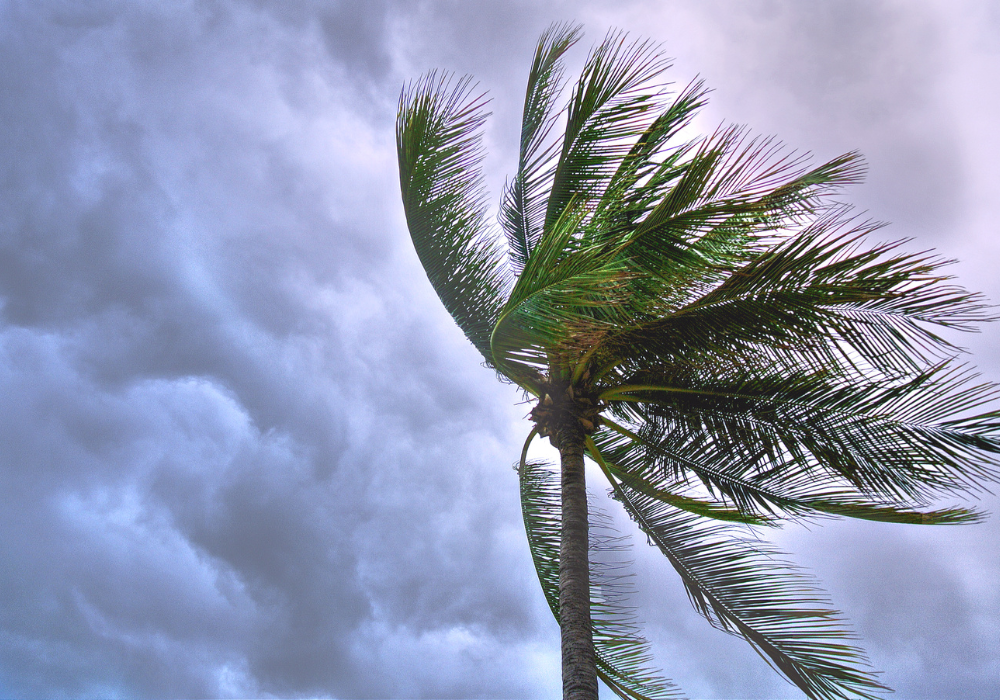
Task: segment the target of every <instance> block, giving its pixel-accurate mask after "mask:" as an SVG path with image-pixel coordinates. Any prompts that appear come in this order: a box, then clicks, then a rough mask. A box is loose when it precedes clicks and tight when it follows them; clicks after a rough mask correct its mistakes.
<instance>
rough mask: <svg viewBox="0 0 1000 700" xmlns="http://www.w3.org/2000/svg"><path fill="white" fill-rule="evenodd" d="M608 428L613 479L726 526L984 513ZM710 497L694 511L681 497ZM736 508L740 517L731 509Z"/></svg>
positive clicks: (925, 519) (604, 441) (701, 439)
mask: <svg viewBox="0 0 1000 700" xmlns="http://www.w3.org/2000/svg"><path fill="white" fill-rule="evenodd" d="M603 422H604V424H605V425H606V426H608V428H609V429H608V430H602V431H599V432H598V433H596V434H595V435H594V436H593V440H594V443H595V446H596V447H597V449H598V450H599V451H600V453H601V454H602V455H603V456H604V458H605V460H606V461H607V466H608V467H609V469H610V470H611V472H612V474H613V475H614V476H615V478H617V479H618V480H619V481H620V482H622V483H623V484H624V485H625V486H628V487H629V488H631V489H632V490H634V491H638V492H640V493H642V494H643V495H645V496H648V497H650V498H654V499H656V500H660V501H663V502H665V503H668V504H670V505H672V506H675V507H677V508H681V509H683V510H687V511H689V512H693V513H696V514H698V515H703V516H705V517H710V518H715V519H718V520H729V521H737V522H739V521H742V522H744V523H747V524H765V525H773V524H778V523H779V522H780V521H779V520H777V518H778V517H779V515H780V514H784V515H786V516H789V517H792V518H795V519H801V518H807V519H808V518H814V517H817V516H822V515H828V516H831V517H850V518H859V519H862V520H873V521H876V522H887V523H903V524H918V525H952V524H965V523H974V522H979V521H981V520H982V515H981V514H980V513H977V512H975V511H972V510H970V509H967V508H958V507H952V508H943V509H942V508H939V509H933V508H930V507H929V505H928V503H925V502H922V501H917V502H914V501H912V500H911V501H908V502H902V501H889V500H886V499H879V500H872V499H871V498H866V497H865V495H864V494H861V493H859V492H858V491H857V489H854V488H851V485H850V484H846V485H845V482H843V481H842V480H838V479H831V478H829V477H826V478H822V477H817V478H811V479H808V480H801V479H800V480H793V479H789V478H785V476H784V474H783V473H782V472H781V471H770V472H768V471H763V472H762V470H761V467H762V466H763V465H765V464H767V463H766V462H764V461H763V460H764V454H763V453H764V449H763V448H760V447H756V448H750V449H747V447H746V446H742V447H741V449H738V450H733V449H731V448H730V447H728V446H726V445H720V443H719V442H717V441H714V440H711V439H707V438H706V436H705V435H703V434H702V435H698V436H696V437H691V436H687V438H685V437H684V436H682V435H681V432H680V431H668V432H666V433H658V432H657V430H656V428H655V427H653V425H651V424H646V425H644V426H643V428H641V429H640V433H635V432H633V431H631V430H629V429H627V428H625V427H623V426H620V425H618V424H617V423H615V422H614V421H612V420H610V419H608V418H607V417H605V418H604V419H603ZM699 490H701V491H707V494H708V497H707V498H706V497H705V496H704V495H702V496H701V497H700V498H697V499H694V500H695V501H696V506H697V507H692V506H691V505H689V504H687V503H686V502H684V501H679V500H678V497H683V496H685V495H686V494H687V493H697V492H698V491H699ZM731 508H733V509H736V512H737V513H738V514H739V516H737V515H736V514H734V513H733V512H732V511H731V510H730V509H731Z"/></svg>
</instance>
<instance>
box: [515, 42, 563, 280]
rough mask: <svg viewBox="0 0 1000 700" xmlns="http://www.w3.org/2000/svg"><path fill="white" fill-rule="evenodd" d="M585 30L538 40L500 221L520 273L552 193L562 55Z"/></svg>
mask: <svg viewBox="0 0 1000 700" xmlns="http://www.w3.org/2000/svg"><path fill="white" fill-rule="evenodd" d="M579 37H580V27H579V26H572V25H568V24H556V25H552V26H551V27H549V29H547V30H546V31H545V32H544V33H543V34H542V36H541V37H540V38H539V40H538V46H537V48H536V49H535V57H534V60H533V62H532V64H531V70H530V71H529V72H528V88H527V91H526V94H525V98H524V114H523V118H522V121H521V144H520V150H519V154H518V165H517V174H516V175H515V176H514V180H513V182H511V183H510V185H509V186H508V188H507V190H506V191H505V192H504V197H503V201H502V202H501V204H500V220H501V222H502V223H503V226H504V229H505V231H506V232H507V241H508V243H509V245H510V259H511V263H512V265H513V268H514V271H515V272H520V271H521V269H523V268H524V265H525V264H526V263H527V261H528V257H529V256H530V255H531V251H532V249H533V248H534V247H535V245H536V244H537V243H538V239H539V238H540V237H541V235H542V227H543V225H544V218H545V208H546V204H547V198H546V195H547V190H548V187H549V186H551V180H552V175H553V173H554V165H553V163H552V159H553V156H554V155H555V151H556V148H558V145H559V142H558V141H556V140H552V139H549V135H550V133H551V131H552V127H553V125H554V124H555V119H556V116H557V115H556V114H555V108H554V104H555V100H556V98H557V97H558V96H559V92H560V90H561V89H562V73H563V69H562V60H561V59H562V56H563V54H564V53H566V51H567V50H568V49H569V48H570V47H571V46H572V45H573V44H575V43H576V42H577V40H578V39H579Z"/></svg>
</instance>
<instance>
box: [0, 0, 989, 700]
mask: <svg viewBox="0 0 1000 700" xmlns="http://www.w3.org/2000/svg"><path fill="white" fill-rule="evenodd" d="M563 20H575V21H578V22H581V23H583V24H584V27H585V31H586V36H585V38H584V40H583V41H582V42H581V45H580V46H579V47H578V48H577V49H576V50H575V52H574V53H573V55H572V56H571V57H570V59H569V64H570V70H571V71H572V70H573V69H574V68H578V67H579V66H580V65H581V63H582V61H583V58H584V56H585V54H586V48H587V46H589V45H590V44H592V43H594V42H596V41H599V40H600V38H601V37H603V35H604V34H605V32H606V31H608V29H610V28H621V29H625V30H628V31H630V32H633V33H634V34H637V35H642V36H646V37H649V38H652V39H654V40H656V41H661V42H663V47H664V51H665V52H666V53H667V54H668V55H670V56H672V57H674V59H675V60H674V67H673V68H672V70H671V73H670V74H669V76H670V78H671V80H674V81H676V83H677V84H678V85H679V86H680V85H684V84H685V83H686V82H687V81H689V80H691V79H692V78H693V77H695V76H696V75H700V76H701V77H702V78H704V79H705V80H706V81H707V83H708V84H709V85H710V86H711V87H712V88H713V89H714V92H713V93H712V97H711V103H710V105H709V106H708V107H707V108H706V109H705V111H704V112H703V113H702V115H701V116H700V117H699V118H698V120H697V121H696V124H695V126H696V127H698V128H700V129H702V130H704V131H708V130H712V129H714V128H715V127H716V126H717V125H719V124H721V123H730V122H737V123H741V124H747V125H748V126H749V127H750V128H751V129H752V131H753V132H754V133H758V134H765V135H776V136H778V137H780V138H781V139H782V140H783V141H784V142H785V143H786V144H788V145H789V146H790V147H793V148H796V149H799V150H801V151H810V152H812V153H814V154H815V156H816V158H817V159H823V158H829V157H833V156H836V155H839V154H840V153H843V152H846V151H850V150H854V149H858V150H860V151H861V152H863V153H864V154H865V156H866V159H867V163H868V168H869V172H868V176H867V180H866V182H865V183H864V184H863V185H859V186H856V187H853V188H852V189H851V190H850V191H849V192H848V193H847V194H846V199H847V200H848V201H850V202H852V203H853V204H855V205H856V206H857V208H858V209H859V210H861V211H864V212H867V213H868V215H869V216H871V217H872V218H875V219H879V220H885V221H889V222H892V224H891V226H889V227H887V228H886V229H883V230H882V231H880V233H879V235H883V236H884V237H885V239H897V238H909V239H912V240H911V242H910V243H909V244H907V246H908V249H912V250H923V249H926V248H936V249H937V250H938V251H939V252H940V253H941V254H943V255H944V256H946V257H949V258H952V257H953V258H957V259H958V260H960V261H961V262H959V263H956V264H955V265H954V266H953V267H952V268H951V270H952V272H953V273H954V274H955V275H957V277H958V278H959V281H960V282H961V283H962V284H963V285H964V286H966V287H968V288H970V289H973V290H976V291H981V292H984V293H985V294H986V295H987V296H988V297H989V298H990V299H992V300H993V301H1000V279H998V277H997V275H996V261H997V260H998V259H1000V236H998V233H1000V232H998V231H997V227H998V224H997V223H996V222H997V219H996V217H995V202H996V201H998V193H1000V167H998V165H997V164H998V163H1000V135H998V131H997V130H996V124H995V122H996V116H995V115H996V114H997V113H998V111H1000V90H997V85H998V83H1000V6H998V5H997V4H996V3H995V2H992V0H979V1H977V0H969V1H967V2H966V1H963V0H949V1H948V2H931V1H929V0H905V1H904V0H864V1H862V0H839V1H837V2H833V1H832V0H817V1H816V2H812V3H802V2H796V1H794V0H745V1H743V2H735V1H723V0H701V1H697V0H644V1H643V0H620V1H619V2H615V3H610V2H597V1H585V0H579V1H575V2H569V1H559V0H541V1H540V0H530V1H529V0H523V1H518V0H495V1H494V0H489V1H482V2H461V1H459V0H420V1H416V0H366V1H363V2H362V1H361V0H351V1H347V2H334V1H332V0H327V1H321V0H273V1H272V0H178V1H177V2H169V3H167V2H157V1H152V0H149V1H142V0H134V1H131V2H125V1H124V0H64V1H58V0H23V1H14V0H0V124H2V125H3V135H2V136H0V149H2V153H0V181H2V183H3V189H2V194H0V499H2V505H0V562H2V566H0V601H2V604H0V695H2V696H4V697H25V698H30V697H46V698H60V697H74V698H91V697H93V698H96V697H100V698H115V697H129V698H175V697H185V698H223V697H283V698H291V697H333V698H554V697H557V696H558V694H559V687H560V683H559V677H558V676H559V672H558V668H559V650H558V629H557V627H556V625H555V623H554V622H553V621H552V619H551V615H550V613H549V611H548V609H547V607H546V605H545V603H544V600H543V598H542V595H541V592H540V589H539V586H538V582H537V579H536V578H535V574H534V572H533V569H532V566H531V562H530V558H529V555H528V549H527V545H526V541H525V537H524V531H523V526H522V524H521V520H520V513H519V507H518V496H517V483H516V475H515V473H514V472H513V471H512V469H511V465H512V464H513V462H514V460H515V459H516V457H517V455H518V453H519V450H520V445H521V442H522V440H523V439H524V437H525V435H526V434H527V432H528V430H529V424H528V421H527V419H526V415H527V413H528V410H529V409H530V406H527V405H525V404H524V403H521V397H520V395H519V394H517V393H516V392H514V391H513V390H512V389H511V388H510V387H509V386H505V385H501V384H498V383H497V382H496V381H495V377H494V375H493V373H492V371H490V370H487V369H485V368H483V367H482V366H481V365H480V362H481V358H480V357H479V355H478V353H477V352H476V351H475V350H474V349H473V348H472V347H471V345H469V344H468V343H467V342H466V341H465V339H464V337H463V336H462V334H461V332H460V331H458V329H457V328H456V327H455V326H454V324H453V323H452V321H451V320H450V318H449V317H448V316H447V314H446V312H445V311H444V310H443V308H442V307H441V305H440V303H439V302H438V300H437V298H436V297H435V295H434V293H433V291H432V290H431V288H430V285H429V284H428V282H427V280H426V278H425V277H424V275H423V272H422V270H421V268H420V265H419V262H418V260H417V258H416V255H415V253H414V252H413V250H412V246H411V244H410V241H409V236H408V233H407V231H406V227H405V223H404V220H403V215H402V208H401V205H400V202H399V190H398V176H397V173H396V163H395V152H394V140H393V139H394V137H393V127H394V119H395V111H396V104H397V99H398V95H399V92H400V88H401V86H402V85H403V84H404V83H405V82H406V81H408V80H412V79H414V78H417V77H419V76H420V75H421V74H422V73H424V72H426V71H429V70H432V69H435V68H438V69H445V70H449V71H454V72H456V73H458V74H467V73H468V74H472V75H474V76H475V77H476V79H477V80H478V81H479V83H480V86H481V87H482V89H484V90H488V91H489V93H490V95H491V97H492V99H493V101H492V103H491V109H492V111H493V117H492V118H491V120H490V122H489V124H488V126H487V131H486V137H485V138H486V141H485V142H486V146H487V149H488V151H489V159H488V160H487V162H486V164H485V172H486V176H487V181H488V184H489V186H490V188H491V191H492V193H493V197H494V201H495V200H496V198H497V197H498V196H499V193H500V188H501V187H502V186H503V183H504V178H505V177H506V176H507V175H508V174H510V173H511V172H512V170H513V167H514V163H515V157H516V151H515V149H516V142H517V133H518V120H519V116H520V110H521V100H522V99H523V91H524V82H525V79H526V74H527V67H528V63H529V60H530V56H531V53H532V50H533V46H534V43H535V41H536V39H537V37H538V35H539V34H540V33H541V31H542V30H543V29H544V28H545V27H546V26H548V25H549V24H550V23H551V22H553V21H563ZM959 342H961V343H962V344H963V345H965V346H966V347H968V348H969V349H970V352H971V354H970V356H969V361H971V362H974V363H975V364H976V365H977V366H978V367H979V368H980V369H981V370H982V372H983V375H984V377H985V378H986V379H989V380H992V381H997V380H1000V325H998V324H993V325H990V326H987V327H985V328H984V329H983V332H982V333H980V334H978V335H967V336H964V337H962V338H960V339H959ZM593 489H594V494H595V497H601V498H603V491H604V489H603V487H602V486H601V485H600V484H594V485H593ZM976 505H977V506H978V507H980V508H983V509H985V510H992V511H1000V507H998V506H1000V499H998V498H997V497H995V496H991V495H988V494H987V495H983V496H982V497H981V498H980V500H979V502H978V503H977V504H976ZM612 515H613V517H616V518H618V519H619V521H620V523H619V524H620V526H621V527H622V528H623V529H627V528H628V526H629V524H628V523H627V522H626V521H624V520H623V519H622V518H621V516H620V514H617V515H616V514H615V513H613V512H612ZM998 517H1000V516H995V517H993V518H992V519H990V520H989V521H988V522H987V523H985V524H982V525H976V526H963V527H950V528H937V529H930V528H922V527H918V526H913V527H907V526H895V525H884V524H883V525H879V524H873V523H855V522H829V523H824V524H823V525H821V526H811V527H810V528H809V529H805V528H803V527H799V526H789V527H787V528H785V529H784V530H782V531H780V532H778V533H777V534H776V535H774V537H775V539H776V541H777V542H778V544H779V545H780V546H781V547H783V548H785V549H786V550H787V551H789V552H790V553H791V556H792V558H793V560H794V561H796V562H798V563H800V564H802V565H803V566H805V567H807V568H809V569H810V570H811V571H812V572H814V573H815V574H816V575H817V576H818V577H819V579H820V580H822V581H823V582H824V585H825V587H826V589H827V590H828V591H829V593H830V594H831V596H832V598H833V600H834V602H835V604H836V605H837V606H838V607H839V608H840V609H841V610H843V611H844V613H845V615H846V616H847V617H848V618H849V619H850V620H851V622H852V625H853V628H854V630H855V631H856V632H857V633H858V635H859V637H860V638H861V640H863V641H862V645H863V646H864V648H865V649H866V650H867V651H868V653H869V656H870V657H871V660H872V663H873V665H874V666H875V668H877V669H879V670H881V671H882V672H883V674H882V676H881V680H882V681H883V682H884V683H886V684H887V685H889V686H891V687H893V688H895V689H896V691H897V692H896V694H895V697H898V698H907V699H908V698H914V699H916V698H935V699H937V700H949V699H951V698H971V697H990V696H993V695H995V693H996V688H997V687H998V686H1000V658H998V654H997V653H996V649H998V648H1000V593H998V586H997V584H996V582H997V581H998V580H1000V563H998V558H997V552H998V551H1000V520H998ZM636 539H637V543H636V547H635V549H634V550H633V556H634V558H635V566H636V570H637V573H638V575H637V586H638V589H639V592H638V594H637V597H636V602H637V604H638V605H639V606H640V610H641V612H640V615H639V616H640V618H641V619H642V620H644V622H645V631H646V635H647V636H648V638H649V639H650V641H651V642H652V643H653V646H654V650H655V653H656V655H657V661H658V665H660V666H661V667H662V668H663V670H664V673H665V675H667V676H668V677H670V678H672V679H673V680H674V681H675V682H677V683H678V684H679V685H680V686H681V687H682V688H683V689H684V690H685V691H686V692H687V693H688V694H689V695H690V696H691V697H694V698H796V697H801V695H800V694H799V692H798V691H797V690H796V689H795V688H794V687H792V686H790V685H788V684H787V683H786V682H784V681H783V680H781V679H780V678H779V677H778V676H777V675H776V674H774V673H773V672H772V671H771V670H770V669H769V668H768V667H767V666H766V665H765V664H764V662H763V661H761V660H760V659H759V657H757V656H756V655H755V654H754V652H753V651H752V650H751V649H750V648H749V647H748V646H747V645H746V644H745V643H743V642H742V641H741V640H739V639H736V638H732V637H729V636H727V635H725V634H723V633H721V632H718V631H716V630H713V629H711V628H710V627H709V626H708V625H707V624H706V623H705V622H704V621H703V620H702V619H701V618H699V617H698V616H697V615H696V614H695V613H694V612H693V611H692V610H691V608H690V605H689V604H688V602H687V601H686V599H685V597H684V593H683V591H682V589H681V587H680V584H679V582H678V581H677V579H676V576H674V575H673V573H672V572H671V571H670V569H669V566H668V565H666V563H665V562H663V561H660V558H659V556H658V555H657V553H656V552H655V551H654V550H652V549H651V548H649V547H647V546H646V544H645V542H644V539H643V538H641V537H639V538H636Z"/></svg>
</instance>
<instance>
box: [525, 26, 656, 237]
mask: <svg viewBox="0 0 1000 700" xmlns="http://www.w3.org/2000/svg"><path fill="white" fill-rule="evenodd" d="M668 66H669V63H668V62H667V60H666V59H664V58H663V57H662V55H661V54H660V52H659V50H658V48H657V47H656V46H655V45H654V44H652V43H651V42H649V41H639V40H637V41H634V42H632V43H626V36H625V35H624V34H623V33H621V32H618V33H609V34H608V36H607V37H605V39H604V41H603V42H602V43H601V44H600V45H598V46H597V47H596V48H595V49H594V50H593V51H591V53H590V55H589V56H588V58H587V62H586V64H585V66H584V68H583V71H582V73H581V75H580V79H579V81H578V82H577V84H576V86H575V88H574V90H573V94H572V96H571V97H570V100H569V104H568V106H567V112H566V127H565V132H564V137H563V142H562V148H561V152H560V154H559V160H558V164H557V165H556V169H555V172H554V174H553V180H552V188H551V192H550V194H549V199H548V206H547V209H546V215H545V225H544V228H545V230H546V231H547V230H548V228H549V227H550V226H551V225H552V224H554V223H555V221H556V220H558V219H559V217H560V216H562V212H563V209H564V208H565V207H566V206H567V205H568V204H569V202H570V201H571V200H573V199H576V200H578V201H581V202H583V203H585V205H586V206H588V207H591V206H593V205H594V204H596V202H597V201H598V200H599V199H600V197H601V196H602V194H603V192H604V190H605V188H606V187H607V186H608V183H609V182H610V180H611V178H612V177H613V176H614V174H615V173H616V172H617V170H618V166H619V163H620V161H621V159H622V158H623V157H624V156H626V155H627V154H628V153H629V151H630V150H631V148H632V143H631V142H632V141H634V140H635V139H638V138H640V137H641V136H642V135H643V133H644V132H645V131H646V129H647V128H648V127H649V125H650V123H651V122H653V121H654V120H655V118H656V116H657V112H658V111H659V109H660V107H661V105H662V101H663V100H662V96H661V95H660V91H661V89H662V86H657V85H656V80H657V79H658V78H659V77H660V76H661V75H662V73H663V71H664V70H666V68H667V67H668ZM543 235H544V234H543Z"/></svg>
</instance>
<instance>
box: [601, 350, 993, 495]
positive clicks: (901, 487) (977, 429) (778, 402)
mask: <svg viewBox="0 0 1000 700" xmlns="http://www.w3.org/2000/svg"><path fill="white" fill-rule="evenodd" d="M636 379H637V380H639V381H638V382H637V383H636V384H626V385H622V386H619V387H617V388H615V389H613V390H609V391H608V392H606V393H605V395H604V398H606V399H612V398H614V399H617V400H619V401H623V402H626V403H629V404H634V405H635V409H633V411H632V415H633V416H634V418H635V419H636V421H637V424H638V425H640V426H642V427H641V428H640V430H639V431H638V432H639V437H640V438H641V439H642V441H643V442H644V443H649V444H654V445H655V444H661V443H662V442H663V441H670V442H671V443H672V444H674V445H678V444H679V445H686V447H685V450H686V451H690V450H695V451H700V452H707V451H709V450H712V451H716V452H718V453H719V454H725V453H726V451H727V450H729V451H731V452H730V454H732V455H739V456H740V459H734V460H733V461H734V463H737V464H739V465H740V469H741V470H742V471H741V472H740V474H741V475H743V476H752V477H753V479H754V480H755V481H756V482H758V483H760V484H762V485H764V484H767V483H769V482H779V481H780V482H781V483H782V484H783V485H784V487H785V488H791V487H793V486H795V487H797V488H798V487H799V485H808V486H810V487H813V488H816V489H818V490H819V493H820V494H822V493H823V492H824V490H827V491H828V490H830V489H832V490H835V491H841V490H844V489H851V490H854V491H856V492H857V493H858V494H859V496H863V497H864V498H865V500H870V499H872V498H874V499H876V500H881V499H884V500H885V501H886V502H887V503H888V504H898V503H914V504H926V503H928V502H929V501H930V499H933V498H934V497H936V496H940V495H943V494H948V493H955V492H967V491H969V490H970V489H976V488H980V484H982V483H983V482H987V481H992V480H996V478H997V476H998V474H997V471H996V469H995V466H994V465H995V461H996V457H995V455H997V454H1000V412H996V411H992V412H987V413H983V414H978V415H970V414H972V413H973V411H975V410H976V409H977V408H981V407H982V405H983V404H985V403H987V402H989V401H991V400H993V399H995V398H996V396H997V393H998V392H997V387H995V386H993V385H991V384H988V383H975V375H972V374H969V373H966V372H963V371H961V369H960V368H958V369H955V368H949V366H947V365H938V366H936V367H933V368H931V369H929V370H927V371H925V372H921V373H920V374H918V375H916V376H915V377H912V378H909V379H907V380H905V381H900V382H896V383H885V382H858V381H852V382H846V381H842V380H841V381H838V378H837V377H836V376H835V375H834V376H831V375H828V374H822V373H799V374H788V373H775V372H771V373H765V372H761V373H753V374H747V373H744V372H741V371H740V368H739V367H732V368H730V371H728V372H727V371H715V372H712V371H708V370H706V371H702V372H699V373H694V372H691V373H681V372H678V373H670V374H660V375H659V376H655V375H654V376H643V375H639V376H637V377H636ZM647 379H648V380H652V381H646V380H647ZM618 410H619V411H628V409H625V408H620V409H618ZM626 415H627V414H626ZM952 416H967V417H964V418H961V419H958V418H950V417H952ZM647 457H649V458H653V457H655V455H653V454H649V455H647ZM685 468H690V466H689V465H688V466H687V467H685ZM817 497H819V498H822V496H821V495H818V496H817Z"/></svg>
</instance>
